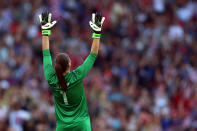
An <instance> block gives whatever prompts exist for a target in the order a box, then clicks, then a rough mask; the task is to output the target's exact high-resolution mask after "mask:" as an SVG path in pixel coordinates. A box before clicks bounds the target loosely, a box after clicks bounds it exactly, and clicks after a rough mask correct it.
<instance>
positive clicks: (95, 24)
mask: <svg viewBox="0 0 197 131" xmlns="http://www.w3.org/2000/svg"><path fill="white" fill-rule="evenodd" d="M104 20H105V17H102V16H101V13H96V14H95V13H93V14H92V21H90V22H89V24H90V27H91V28H92V30H93V31H94V33H93V34H92V38H97V39H100V37H101V29H102V25H103V22H104Z"/></svg>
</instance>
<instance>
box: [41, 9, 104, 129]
mask: <svg viewBox="0 0 197 131" xmlns="http://www.w3.org/2000/svg"><path fill="white" fill-rule="evenodd" d="M51 17H52V15H51V13H48V12H44V13H42V14H41V15H39V20H40V23H41V29H42V52H43V68H44V76H45V79H46V80H47V82H48V83H49V86H50V89H51V91H52V93H53V97H54V105H55V115H56V121H57V127H56V130H57V131H91V125H90V117H89V114H88V108H87V102H86V98H85V93H84V89H83V82H82V81H83V79H84V77H85V76H86V75H87V73H88V72H89V71H90V69H91V68H92V66H93V64H94V62H95V59H96V57H97V55H98V50H99V42H100V36H101V28H102V24H103V22H104V20H105V17H101V15H100V14H97V13H96V14H94V13H93V14H92V21H90V22H89V24H90V27H91V28H92V29H93V31H94V33H93V35H92V38H93V42H92V47H91V52H90V54H89V56H88V57H87V58H86V60H85V61H84V62H83V64H82V65H81V66H79V67H78V68H77V69H75V70H73V71H72V72H71V71H70V68H71V60H70V58H69V56H68V55H67V54H66V53H60V54H58V55H57V56H56V58H55V64H54V68H53V65H52V60H51V55H50V51H49V35H50V34H51V30H50V29H51V28H52V27H53V26H54V25H55V24H56V21H53V22H51Z"/></svg>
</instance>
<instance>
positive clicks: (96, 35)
mask: <svg viewBox="0 0 197 131" xmlns="http://www.w3.org/2000/svg"><path fill="white" fill-rule="evenodd" d="M92 38H96V39H100V38H101V34H97V33H93V34H92Z"/></svg>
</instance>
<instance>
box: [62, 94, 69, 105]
mask: <svg viewBox="0 0 197 131" xmlns="http://www.w3.org/2000/svg"><path fill="white" fill-rule="evenodd" d="M60 93H61V94H62V96H63V99H64V103H65V105H68V99H67V96H66V92H64V91H60Z"/></svg>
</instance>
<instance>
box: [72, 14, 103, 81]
mask: <svg viewBox="0 0 197 131" xmlns="http://www.w3.org/2000/svg"><path fill="white" fill-rule="evenodd" d="M104 20H105V17H101V15H100V14H94V13H93V14H92V21H90V22H89V23H90V27H91V28H92V29H93V31H94V33H93V35H92V38H93V42H92V47H91V52H90V54H89V56H88V57H87V58H86V60H85V61H84V62H83V64H82V65H81V66H79V67H78V68H77V69H76V70H74V71H73V73H75V74H76V75H75V76H77V77H78V79H83V78H84V77H85V76H86V75H87V73H88V72H89V71H90V69H91V68H92V66H93V64H94V62H95V60H96V57H97V55H98V50H99V44H100V36H101V28H102V24H103V22H104Z"/></svg>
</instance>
